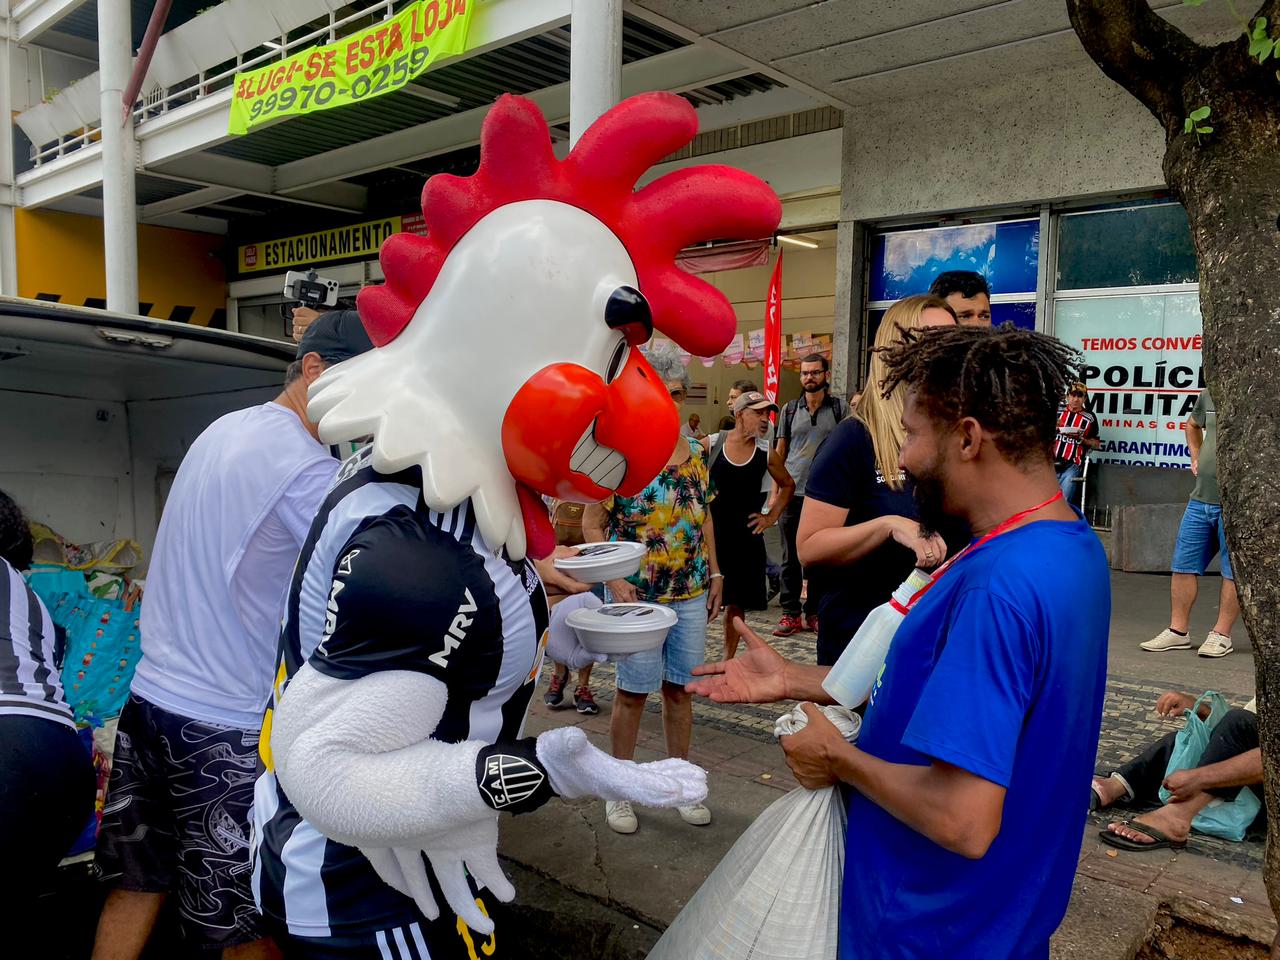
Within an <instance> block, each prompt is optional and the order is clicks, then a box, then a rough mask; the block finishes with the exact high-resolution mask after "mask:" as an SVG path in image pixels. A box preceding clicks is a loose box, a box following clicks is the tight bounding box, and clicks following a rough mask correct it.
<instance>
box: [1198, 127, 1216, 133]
mask: <svg viewBox="0 0 1280 960" xmlns="http://www.w3.org/2000/svg"><path fill="white" fill-rule="evenodd" d="M1196 133H1213V127H1196Z"/></svg>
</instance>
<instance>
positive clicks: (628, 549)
mask: <svg viewBox="0 0 1280 960" xmlns="http://www.w3.org/2000/svg"><path fill="white" fill-rule="evenodd" d="M643 558H644V544H643V543H630V542H620V543H614V542H605V543H584V544H583V545H582V546H581V547H579V548H578V552H577V553H576V554H575V555H574V556H572V557H557V558H556V560H555V565H556V569H557V570H563V571H564V572H565V573H567V574H568V575H569V576H571V577H573V579H575V580H577V581H579V582H581V583H604V582H605V581H606V580H621V579H623V578H625V577H629V576H631V575H632V574H633V573H635V572H636V571H637V570H639V569H640V561H641V560H642V559H643Z"/></svg>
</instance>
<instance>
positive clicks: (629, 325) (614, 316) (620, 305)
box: [604, 286, 653, 347]
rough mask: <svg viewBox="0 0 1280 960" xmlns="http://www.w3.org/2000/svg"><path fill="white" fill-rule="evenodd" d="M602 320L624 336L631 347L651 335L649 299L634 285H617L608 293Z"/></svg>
mask: <svg viewBox="0 0 1280 960" xmlns="http://www.w3.org/2000/svg"><path fill="white" fill-rule="evenodd" d="M604 322H605V324H606V325H608V327H609V329H610V330H617V331H618V332H619V333H620V334H622V335H623V336H624V337H626V338H627V343H629V344H631V345H632V346H633V347H638V346H640V344H642V343H645V342H646V341H647V340H648V339H649V338H650V337H651V336H653V315H652V314H650V312H649V301H648V300H646V299H645V298H644V294H642V293H641V292H640V291H639V290H637V289H636V288H635V287H627V286H622V287H618V288H617V289H615V290H614V291H613V293H611V294H610V295H609V302H608V303H606V304H605V305H604Z"/></svg>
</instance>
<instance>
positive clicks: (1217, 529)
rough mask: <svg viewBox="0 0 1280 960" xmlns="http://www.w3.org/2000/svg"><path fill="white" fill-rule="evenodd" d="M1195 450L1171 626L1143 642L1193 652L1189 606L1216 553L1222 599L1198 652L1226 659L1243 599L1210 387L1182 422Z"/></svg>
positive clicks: (1151, 648)
mask: <svg viewBox="0 0 1280 960" xmlns="http://www.w3.org/2000/svg"><path fill="white" fill-rule="evenodd" d="M1182 429H1183V430H1184V431H1185V432H1186V435H1187V446H1188V447H1189V448H1190V449H1191V473H1192V475H1193V476H1194V477H1195V478H1196V485H1195V488H1194V489H1193V490H1192V491H1191V499H1190V500H1189V501H1188V502H1187V510H1186V513H1184V514H1183V515H1182V525H1181V526H1180V527H1179V528H1178V540H1177V543H1176V544H1175V545H1174V548H1173V582H1172V584H1171V585H1170V588H1169V590H1170V593H1171V594H1172V601H1171V606H1170V613H1169V627H1168V629H1166V630H1161V631H1160V633H1158V634H1157V635H1156V636H1154V637H1152V638H1151V639H1150V640H1144V641H1143V642H1142V643H1141V644H1139V646H1141V647H1142V649H1143V650H1146V651H1147V652H1148V653H1163V652H1164V651H1166V650H1190V649H1191V641H1190V640H1189V639H1187V631H1188V630H1189V629H1190V622H1191V608H1192V607H1193V606H1194V605H1195V602H1196V594H1197V592H1198V591H1199V579H1198V578H1200V577H1203V576H1204V571H1205V568H1206V567H1208V566H1209V564H1210V563H1211V562H1212V560H1213V558H1214V556H1215V555H1217V554H1221V555H1222V590H1221V593H1220V595H1219V598H1218V622H1217V623H1215V624H1214V625H1213V629H1212V630H1210V631H1209V635H1208V636H1207V637H1205V639H1204V643H1202V644H1200V649H1199V650H1198V651H1196V652H1197V653H1199V654H1200V656H1202V657H1225V656H1226V655H1227V654H1229V653H1230V652H1231V628H1232V627H1233V626H1235V622H1236V619H1237V618H1238V617H1239V616H1240V598H1239V597H1238V596H1237V595H1236V581H1235V578H1234V577H1233V576H1232V575H1231V560H1230V558H1229V557H1228V556H1227V532H1226V527H1225V526H1224V523H1223V518H1222V503H1221V501H1220V500H1219V497H1218V413H1217V409H1216V408H1215V407H1214V403H1213V397H1211V396H1210V395H1209V391H1208V390H1202V391H1201V392H1200V399H1198V400H1197V401H1196V405H1195V408H1194V409H1193V410H1192V411H1191V416H1189V417H1187V420H1186V422H1185V423H1183V425H1182Z"/></svg>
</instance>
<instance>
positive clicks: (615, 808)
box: [604, 800, 640, 833]
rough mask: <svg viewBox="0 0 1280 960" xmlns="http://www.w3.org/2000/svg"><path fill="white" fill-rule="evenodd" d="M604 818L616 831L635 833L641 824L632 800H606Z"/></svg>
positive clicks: (611, 828) (610, 827)
mask: <svg viewBox="0 0 1280 960" xmlns="http://www.w3.org/2000/svg"><path fill="white" fill-rule="evenodd" d="M604 819H605V821H606V822H607V823H608V824H609V829H610V830H612V831H613V832H614V833H635V832H636V830H637V828H639V826H640V821H639V820H637V819H636V812H635V811H634V810H632V809H631V801H630V800H606V801H605V802H604Z"/></svg>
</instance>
